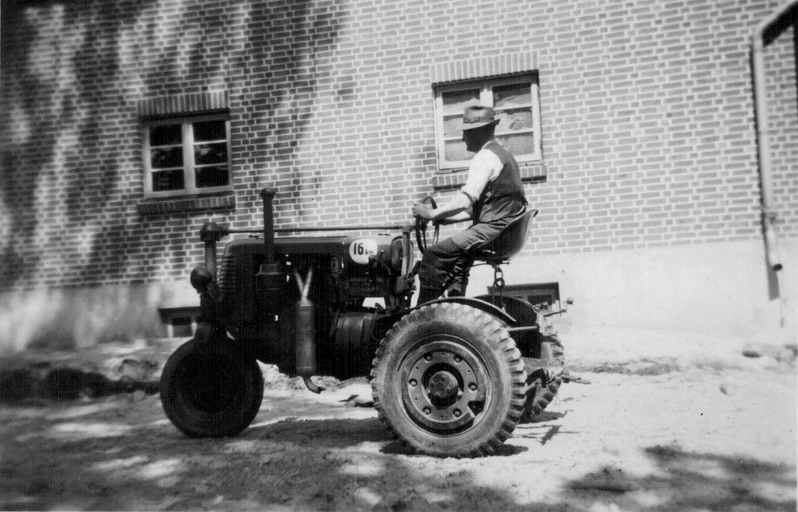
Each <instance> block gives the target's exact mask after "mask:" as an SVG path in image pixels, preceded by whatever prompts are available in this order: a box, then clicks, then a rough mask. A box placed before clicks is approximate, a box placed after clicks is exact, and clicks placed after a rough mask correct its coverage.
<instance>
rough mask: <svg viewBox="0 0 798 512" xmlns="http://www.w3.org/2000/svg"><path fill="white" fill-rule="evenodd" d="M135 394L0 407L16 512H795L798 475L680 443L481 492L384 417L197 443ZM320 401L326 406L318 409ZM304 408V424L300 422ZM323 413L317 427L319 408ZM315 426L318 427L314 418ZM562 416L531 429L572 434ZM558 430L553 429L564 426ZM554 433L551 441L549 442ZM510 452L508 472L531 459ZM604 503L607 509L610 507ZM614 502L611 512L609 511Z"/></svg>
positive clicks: (153, 402)
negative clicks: (628, 468) (552, 482)
mask: <svg viewBox="0 0 798 512" xmlns="http://www.w3.org/2000/svg"><path fill="white" fill-rule="evenodd" d="M134 396H135V395H123V396H121V397H115V398H104V399H98V400H84V401H83V402H77V403H73V404H70V405H65V404H58V403H56V404H51V405H50V406H48V407H30V406H28V407H19V406H15V407H5V408H3V409H0V419H2V431H0V442H1V443H2V451H3V457H2V459H0V509H2V510H43V509H82V510H98V509H99V510H133V509H139V510H140V509H146V510H187V509H192V510H203V509H205V510H247V509H259V510H262V509H270V510H271V509H276V510H280V509H299V510H394V511H398V510H403V511H408V510H419V511H420V510H507V511H520V510H535V511H544V512H545V511H567V510H613V508H612V507H613V506H615V507H619V508H620V510H641V511H666V510H668V511H670V510H712V511H715V510H717V511H728V510H746V511H760V510H761V511H779V510H785V511H787V510H795V506H796V503H795V491H794V488H795V468H794V467H784V466H780V465H777V464H771V463H767V462H763V461H759V460H752V459H740V458H732V457H727V456H722V455H717V454H712V453H689V452H686V451H683V450H682V449H680V448H679V447H678V446H652V447H650V448H647V449H646V450H645V453H646V455H647V456H648V457H649V458H650V460H651V461H652V462H653V463H654V465H653V466H654V468H655V469H654V470H651V471H649V472H648V473H647V474H644V475H629V474H625V473H624V472H623V471H622V470H621V469H619V468H615V467H610V466H608V467H604V468H602V469H601V470H599V471H596V472H592V473H589V474H584V475H576V476H575V477H574V478H572V479H570V480H566V481H561V482H557V488H558V489H560V490H559V491H557V492H556V494H555V495H551V494H549V495H547V496H536V494H535V492H536V491H535V483H536V482H535V481H530V482H529V489H528V490H526V489H525V490H524V493H523V495H525V496H526V495H528V496H530V499H531V501H532V502H529V503H527V502H521V499H520V498H519V497H518V496H519V495H521V494H520V493H515V494H511V493H510V492H509V491H507V490H505V489H498V488H495V487H493V486H491V485H486V484H484V483H480V482H481V481H484V480H482V477H484V475H482V474H480V471H484V469H480V468H481V467H483V466H485V467H490V466H491V465H492V466H493V467H495V466H496V464H495V462H496V461H497V459H496V458H490V459H488V460H480V461H467V460H454V459H431V458H429V457H424V456H410V455H407V454H404V453H402V451H401V450H397V448H396V443H393V442H391V441H390V440H389V439H388V438H387V436H386V434H385V432H384V431H383V428H382V426H381V424H380V422H379V421H378V420H377V419H376V417H375V416H374V413H373V411H371V410H357V411H356V412H354V413H353V412H351V410H350V412H349V414H356V415H358V417H357V418H345V419H341V418H335V417H332V416H333V415H334V414H335V413H336V411H337V412H338V413H339V414H340V412H341V410H342V409H341V406H336V405H333V404H319V403H316V404H315V405H314V404H311V403H310V402H309V401H308V403H307V404H304V403H299V404H297V402H303V401H304V399H303V400H297V399H296V398H294V399H285V400H281V399H271V398H269V397H267V400H266V401H265V402H264V406H265V407H264V409H263V410H262V412H261V413H260V414H259V416H258V418H256V421H255V422H254V423H253V426H252V427H250V428H249V429H247V430H245V431H244V432H243V433H242V434H241V435H240V436H238V437H235V438H225V439H188V438H186V437H184V436H182V435H181V434H180V433H178V432H177V431H176V430H175V429H174V427H172V425H171V424H170V423H169V422H168V421H167V420H165V419H164V416H163V413H162V412H161V410H160V403H159V402H158V400H157V398H156V397H147V396H143V397H142V396H141V395H138V398H134ZM311 405H312V407H311ZM293 407H296V411H297V413H298V414H302V418H303V419H298V417H292V416H291V415H290V414H287V413H290V412H291V410H292V409H291V408H293ZM311 410H312V411H313V414H315V415H316V417H311V418H307V413H308V411H311ZM305 418H307V419H305ZM556 420H557V416H556V415H552V416H551V417H550V418H548V420H547V423H546V424H545V425H543V424H540V428H539V429H527V430H528V431H529V432H532V433H531V434H528V436H526V437H529V436H532V437H535V439H534V440H535V441H537V442H540V443H541V444H542V443H545V442H547V441H548V440H550V439H551V438H556V437H557V436H560V435H561V434H560V431H559V429H558V428H556V427H557V426H556ZM552 422H553V423H555V425H553V426H552V425H551V423H552ZM546 438H548V439H546ZM531 455H534V454H532V450H529V451H527V450H526V449H525V448H519V447H517V446H509V445H508V447H507V449H506V450H502V451H500V453H499V454H497V457H498V458H500V460H501V466H503V467H512V465H514V464H516V465H520V463H522V462H523V463H525V464H527V467H529V464H530V461H529V460H527V459H528V458H529V457H530V456H531ZM602 507H603V508H602ZM607 507H609V508H607Z"/></svg>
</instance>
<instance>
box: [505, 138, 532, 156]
mask: <svg viewBox="0 0 798 512" xmlns="http://www.w3.org/2000/svg"><path fill="white" fill-rule="evenodd" d="M496 139H497V140H498V141H499V142H501V145H502V146H504V148H505V149H507V151H509V152H510V153H512V154H513V155H516V156H517V155H530V154H532V153H534V152H535V141H534V139H533V137H532V134H531V133H524V134H521V135H504V136H497V137H496Z"/></svg>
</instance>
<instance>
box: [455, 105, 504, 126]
mask: <svg viewBox="0 0 798 512" xmlns="http://www.w3.org/2000/svg"><path fill="white" fill-rule="evenodd" d="M499 121H501V119H494V116H493V109H492V108H491V107H483V106H482V105H470V106H468V107H466V109H465V113H464V114H463V131H467V130H476V129H477V128H482V127H484V126H495V125H497V124H499Z"/></svg>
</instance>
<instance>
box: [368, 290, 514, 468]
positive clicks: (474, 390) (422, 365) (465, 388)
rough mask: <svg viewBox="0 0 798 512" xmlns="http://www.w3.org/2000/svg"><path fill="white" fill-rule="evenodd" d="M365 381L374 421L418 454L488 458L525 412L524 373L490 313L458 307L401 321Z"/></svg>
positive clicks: (431, 309) (427, 310)
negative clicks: (377, 419)
mask: <svg viewBox="0 0 798 512" xmlns="http://www.w3.org/2000/svg"><path fill="white" fill-rule="evenodd" d="M371 376H372V382H371V384H372V390H373V396H374V407H375V408H376V409H377V411H378V414H379V417H380V420H381V421H382V423H383V424H384V425H385V426H386V428H387V429H388V431H389V432H390V433H391V434H393V435H394V436H395V437H397V438H398V439H399V440H400V441H401V442H402V443H403V444H404V445H405V446H406V447H407V448H409V449H410V450H411V451H414V452H418V453H425V454H428V455H434V456H454V457H476V456H482V455H488V454H491V453H493V452H494V451H495V450H496V449H497V448H498V447H499V446H500V445H501V444H502V443H503V442H504V441H505V439H507V438H508V437H509V436H510V434H511V433H512V431H513V429H514V428H515V426H516V424H517V423H518V421H519V419H520V417H521V413H522V411H523V408H524V401H525V396H524V390H525V382H526V373H525V372H524V363H523V361H522V360H521V353H520V352H519V351H518V349H517V348H516V346H515V342H514V341H513V339H512V338H511V337H510V335H509V334H508V333H507V330H506V329H505V328H504V327H503V326H502V325H501V323H500V322H499V321H497V320H496V319H495V318H494V317H493V316H491V315H489V314H487V313H485V312H483V311H480V310H478V309H475V308H472V307H470V306H466V305H463V304H453V303H439V304H431V305H429V306H425V307H422V308H420V309H417V310H415V311H413V312H411V313H410V314H408V315H407V316H405V317H404V318H403V319H402V320H400V321H399V322H398V323H397V324H396V325H394V326H393V327H392V328H391V330H390V331H388V334H386V336H385V338H384V339H383V340H382V342H381V344H380V346H379V348H378V349H377V354H376V357H375V358H374V362H373V365H372V370H371Z"/></svg>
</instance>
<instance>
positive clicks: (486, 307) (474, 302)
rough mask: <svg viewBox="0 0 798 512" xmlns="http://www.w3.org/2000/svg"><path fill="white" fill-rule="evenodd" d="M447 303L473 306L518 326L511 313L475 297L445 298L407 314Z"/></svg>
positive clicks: (425, 304) (412, 309) (426, 303)
mask: <svg viewBox="0 0 798 512" xmlns="http://www.w3.org/2000/svg"><path fill="white" fill-rule="evenodd" d="M446 302H451V303H454V304H465V305H466V306H471V307H472V308H476V309H479V310H481V311H484V312H485V313H487V314H489V315H493V316H495V317H496V318H498V319H500V320H501V321H503V322H504V323H506V324H507V325H515V324H516V319H515V318H514V317H513V316H511V315H510V314H509V313H507V312H506V311H504V310H503V309H502V308H500V307H498V306H496V305H494V304H491V303H490V302H488V301H485V300H482V299H478V298H474V297H444V298H441V299H437V300H431V301H429V302H425V303H424V304H420V305H418V306H416V307H414V308H411V309H409V310H407V311H406V313H410V312H411V311H415V310H416V309H418V308H420V307H423V306H427V305H429V304H442V303H446Z"/></svg>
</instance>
